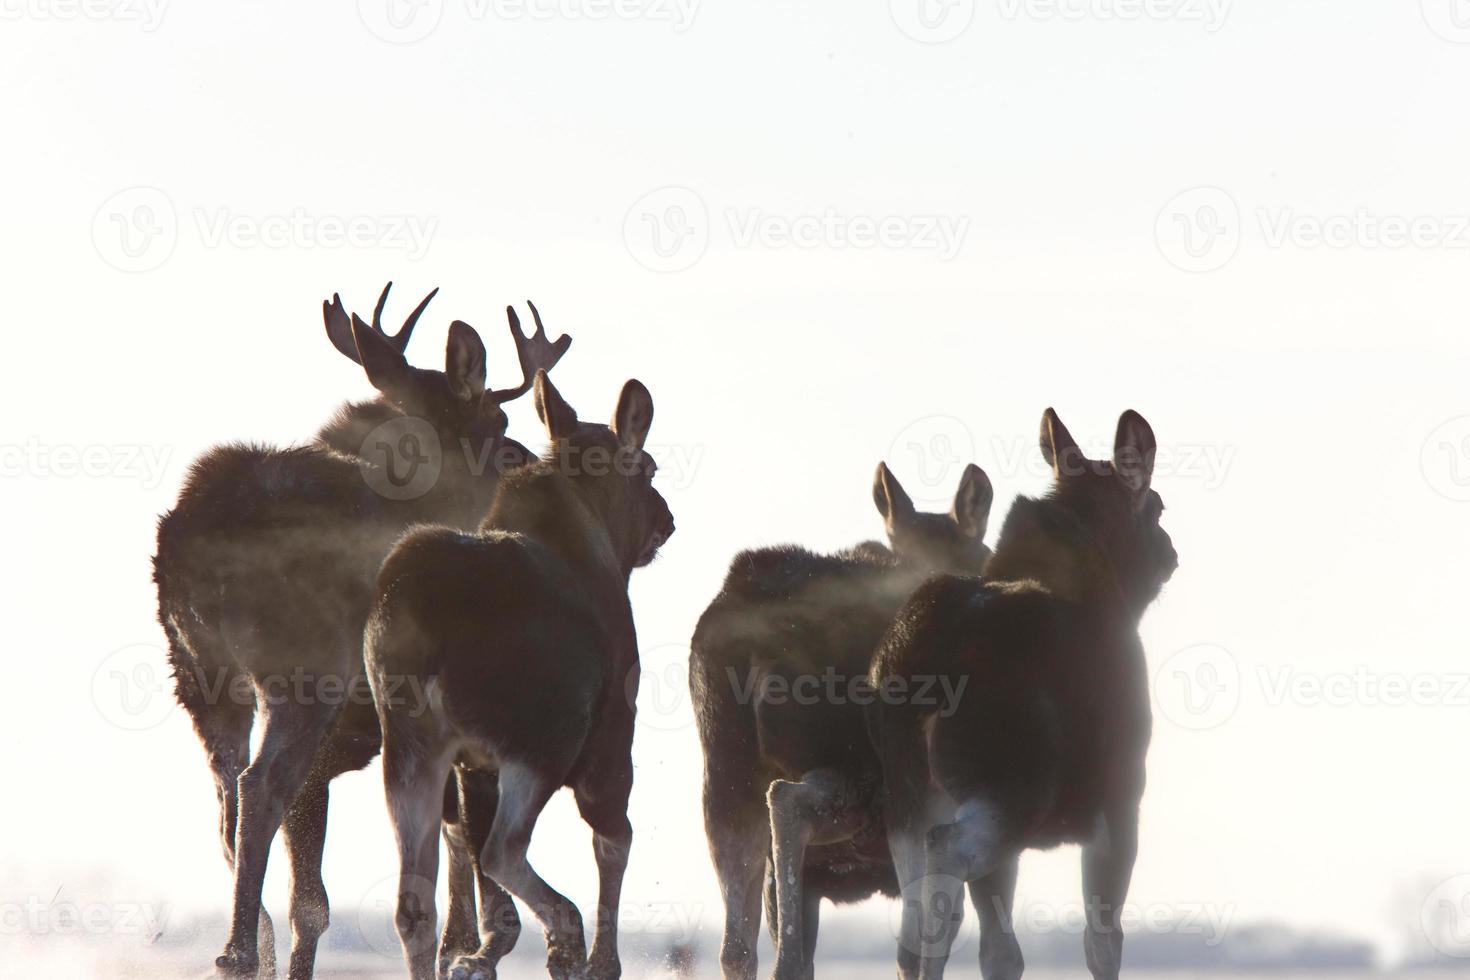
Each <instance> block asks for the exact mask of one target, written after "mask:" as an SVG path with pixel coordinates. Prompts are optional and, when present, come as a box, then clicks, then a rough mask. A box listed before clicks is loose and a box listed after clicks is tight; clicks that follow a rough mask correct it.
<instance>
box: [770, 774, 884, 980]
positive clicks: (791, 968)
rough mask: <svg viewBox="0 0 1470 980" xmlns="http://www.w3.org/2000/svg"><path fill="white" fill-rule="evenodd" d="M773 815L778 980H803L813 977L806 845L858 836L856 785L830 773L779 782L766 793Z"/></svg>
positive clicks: (772, 851) (858, 816)
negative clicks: (809, 956)
mask: <svg viewBox="0 0 1470 980" xmlns="http://www.w3.org/2000/svg"><path fill="white" fill-rule="evenodd" d="M766 799H767V803H768V807H769V809H770V814H771V860H772V863H773V865H774V872H775V879H776V916H777V920H778V922H779V926H780V928H779V929H778V930H777V933H778V939H777V942H776V972H775V976H776V978H777V980H799V978H800V977H802V976H804V975H805V974H806V973H808V972H810V970H811V964H810V962H809V961H808V959H807V958H806V956H805V955H804V950H805V947H806V940H807V932H808V930H807V929H806V927H805V926H804V925H803V922H802V919H803V913H804V912H805V910H806V908H807V905H808V903H807V902H806V901H805V900H804V898H803V894H802V892H803V890H802V880H803V878H804V877H805V873H804V869H805V865H806V849H807V845H809V844H813V843H819V844H824V843H831V842H834V841H839V840H844V839H846V838H848V837H851V836H852V835H853V834H854V833H856V832H857V831H858V829H859V828H860V826H861V821H862V816H863V814H862V811H861V809H860V808H859V806H858V787H857V784H856V783H855V782H854V781H853V780H852V779H851V778H850V777H848V776H845V775H843V774H842V773H838V772H834V771H832V770H830V769H817V770H814V771H812V772H809V773H807V774H806V775H805V776H804V777H803V778H802V780H801V782H799V783H792V782H787V781H786V780H784V779H778V780H776V781H775V782H773V783H772V784H771V788H770V790H769V791H768V792H767V794H766Z"/></svg>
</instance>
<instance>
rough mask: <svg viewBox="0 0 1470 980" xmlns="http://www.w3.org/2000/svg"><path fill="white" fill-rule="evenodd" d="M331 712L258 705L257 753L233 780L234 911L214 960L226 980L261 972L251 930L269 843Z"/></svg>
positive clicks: (258, 915)
mask: <svg viewBox="0 0 1470 980" xmlns="http://www.w3.org/2000/svg"><path fill="white" fill-rule="evenodd" d="M336 714H337V712H336V708H335V707H332V706H323V705H305V704H297V703H295V702H292V701H290V700H287V699H279V700H275V699H272V700H267V701H265V702H264V707H263V710H262V715H263V718H264V726H263V729H262V732H261V740H260V751H259V752H258V753H257V754H256V756H255V759H254V760H252V761H251V763H250V765H249V766H247V767H246V768H245V771H244V772H242V773H241V774H240V780H239V819H238V822H237V826H236V828H235V893H234V912H233V915H232V917H231V920H230V936H229V939H228V940H227V941H226V943H225V950H224V952H223V953H222V954H220V956H219V957H218V958H217V959H216V960H215V966H216V967H217V968H218V969H219V970H220V972H222V973H223V974H225V975H226V976H235V977H253V976H255V974H256V972H257V970H259V969H260V968H261V965H262V964H261V955H260V953H261V950H260V946H259V944H258V943H257V930H258V929H262V926H263V924H264V920H265V917H264V916H263V915H262V911H263V910H262V907H261V904H260V893H261V888H262V886H263V885H264V883H265V869H266V862H267V861H268V860H269V858H270V846H271V841H272V840H274V839H275V836H276V831H278V830H280V828H281V823H282V821H283V820H284V819H285V816H286V811H287V809H288V807H289V806H290V805H291V803H292V802H293V801H294V800H295V798H296V795H297V793H298V792H299V791H300V790H301V787H302V784H303V783H304V782H305V781H306V778H307V774H308V773H309V772H310V771H311V766H312V762H313V760H314V759H315V757H316V755H317V752H318V751H319V750H320V748H321V745H322V740H323V738H324V737H325V736H326V733H327V731H328V729H330V728H331V726H332V723H333V722H334V721H335V720H336ZM262 931H263V929H262Z"/></svg>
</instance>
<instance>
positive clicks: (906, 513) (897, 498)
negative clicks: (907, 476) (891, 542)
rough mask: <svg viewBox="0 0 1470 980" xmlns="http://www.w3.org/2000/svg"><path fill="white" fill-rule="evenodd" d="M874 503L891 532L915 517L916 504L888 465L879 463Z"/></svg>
mask: <svg viewBox="0 0 1470 980" xmlns="http://www.w3.org/2000/svg"><path fill="white" fill-rule="evenodd" d="M873 503H874V504H875V505H877V507H878V513H880V514H882V515H883V525H884V527H886V528H888V530H890V531H892V530H893V529H894V528H895V527H897V526H898V525H899V524H902V523H904V522H905V521H907V520H908V519H910V518H911V517H913V516H914V502H913V501H912V500H910V499H909V495H908V494H907V493H905V492H904V489H903V487H902V486H901V485H900V484H899V482H898V477H896V476H894V475H893V471H892V470H890V469H889V468H888V464H887V463H879V464H878V470H877V472H875V473H874V474H873Z"/></svg>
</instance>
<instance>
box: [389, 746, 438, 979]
mask: <svg viewBox="0 0 1470 980" xmlns="http://www.w3.org/2000/svg"><path fill="white" fill-rule="evenodd" d="M420 744H421V743H420V742H419V741H418V740H417V739H414V738H413V736H412V735H408V736H405V735H403V734H400V733H398V732H395V731H394V729H393V727H392V726H391V725H389V724H385V725H384V726H383V788H384V792H385V795H386V796H387V799H388V817H389V819H390V820H391V821H392V823H393V836H394V837H395V838H396V839H397V841H398V898H397V905H396V907H395V908H394V912H393V924H394V926H395V927H396V928H397V930H398V939H399V942H401V943H402V944H403V958H404V960H405V961H406V962H407V964H408V972H409V976H411V977H412V978H413V980H434V978H435V974H436V972H437V970H436V962H437V959H436V955H435V954H436V952H437V949H438V944H437V941H436V940H437V925H438V923H437V922H436V918H437V913H436V910H435V907H434V892H435V889H436V888H437V886H438V879H439V828H440V825H441V824H442V822H443V817H444V803H443V801H444V781H445V780H446V779H448V778H449V770H450V759H449V758H446V757H444V756H442V755H432V754H430V752H428V751H425V750H423V749H421V748H420V747H419V746H420Z"/></svg>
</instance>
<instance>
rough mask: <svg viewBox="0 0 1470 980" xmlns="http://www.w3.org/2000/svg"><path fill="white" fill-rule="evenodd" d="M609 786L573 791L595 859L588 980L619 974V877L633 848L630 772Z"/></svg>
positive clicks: (613, 979) (612, 979)
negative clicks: (594, 927)
mask: <svg viewBox="0 0 1470 980" xmlns="http://www.w3.org/2000/svg"><path fill="white" fill-rule="evenodd" d="M612 782H613V785H612V786H610V787H607V786H597V787H590V786H587V785H585V784H583V785H580V786H578V787H577V789H576V795H577V808H578V809H579V810H580V811H581V813H582V819H583V820H585V821H587V825H588V826H589V827H591V828H592V832H593V834H594V837H593V840H592V849H593V853H594V854H595V855H596V858H597V933H596V935H595V936H594V938H593V940H592V955H591V957H590V958H589V959H588V961H587V974H588V976H589V977H590V978H592V980H617V977H619V976H620V975H621V974H622V964H621V962H620V961H619V959H618V907H619V905H620V903H621V902H622V894H623V875H624V874H625V873H626V872H627V870H628V851H629V849H630V848H631V847H632V845H633V825H632V824H631V823H629V822H628V795H629V792H630V791H631V790H632V788H633V780H632V774H631V772H630V773H628V774H627V776H626V778H618V779H615V780H613V781H612Z"/></svg>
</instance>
